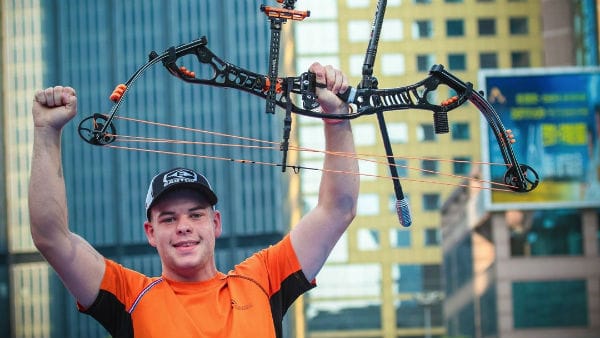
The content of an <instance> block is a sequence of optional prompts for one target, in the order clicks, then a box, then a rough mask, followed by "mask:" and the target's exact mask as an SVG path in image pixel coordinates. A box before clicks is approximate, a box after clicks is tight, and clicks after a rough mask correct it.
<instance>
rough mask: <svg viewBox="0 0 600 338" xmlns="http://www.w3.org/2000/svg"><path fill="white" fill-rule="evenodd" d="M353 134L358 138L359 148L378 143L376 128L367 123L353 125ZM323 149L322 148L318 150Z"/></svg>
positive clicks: (313, 135)
mask: <svg viewBox="0 0 600 338" xmlns="http://www.w3.org/2000/svg"><path fill="white" fill-rule="evenodd" d="M352 132H353V133H354V136H356V142H355V143H356V145H357V146H372V145H375V143H376V142H377V141H376V139H377V137H378V135H377V131H376V130H375V126H374V125H372V124H367V123H357V124H354V125H352ZM315 135H318V134H312V137H315ZM317 149H322V148H317Z"/></svg>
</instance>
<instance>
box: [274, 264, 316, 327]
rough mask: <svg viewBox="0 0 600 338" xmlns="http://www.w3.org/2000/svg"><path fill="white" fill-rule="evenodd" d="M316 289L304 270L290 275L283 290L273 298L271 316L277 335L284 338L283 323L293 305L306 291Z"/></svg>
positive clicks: (282, 286) (282, 287) (282, 285)
mask: <svg viewBox="0 0 600 338" xmlns="http://www.w3.org/2000/svg"><path fill="white" fill-rule="evenodd" d="M313 287H315V286H314V285H313V284H311V283H310V282H309V281H308V280H307V279H306V277H305V276H304V273H303V272H302V270H300V271H297V272H295V273H293V274H291V275H289V276H288V277H287V278H286V279H284V280H283V282H282V283H281V288H280V289H279V291H277V292H276V293H275V294H273V295H272V296H271V299H269V302H270V303H271V315H272V316H273V325H275V335H276V336H277V337H278V338H280V337H283V332H282V331H283V328H282V321H283V316H284V315H285V313H286V312H287V310H288V309H289V307H290V306H292V303H294V301H295V300H296V299H297V298H298V297H300V295H302V294H303V293H305V292H306V291H308V290H310V289H312V288H313Z"/></svg>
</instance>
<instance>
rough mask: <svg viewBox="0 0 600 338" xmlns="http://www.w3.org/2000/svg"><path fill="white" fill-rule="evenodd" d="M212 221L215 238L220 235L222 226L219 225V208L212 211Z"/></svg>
mask: <svg viewBox="0 0 600 338" xmlns="http://www.w3.org/2000/svg"><path fill="white" fill-rule="evenodd" d="M213 214H214V217H213V223H214V225H215V238H219V237H221V233H222V232H223V228H222V227H221V213H220V212H219V210H214V211H213Z"/></svg>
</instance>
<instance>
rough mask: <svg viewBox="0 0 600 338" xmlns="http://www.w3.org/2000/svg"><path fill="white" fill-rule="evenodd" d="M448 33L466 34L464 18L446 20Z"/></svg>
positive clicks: (452, 34)
mask: <svg viewBox="0 0 600 338" xmlns="http://www.w3.org/2000/svg"><path fill="white" fill-rule="evenodd" d="M446 35H447V36H464V35H465V23H464V21H463V20H462V19H451V20H446Z"/></svg>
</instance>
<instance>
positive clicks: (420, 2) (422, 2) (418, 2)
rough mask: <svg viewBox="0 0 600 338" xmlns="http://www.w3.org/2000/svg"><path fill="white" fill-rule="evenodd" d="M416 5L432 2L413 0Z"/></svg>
mask: <svg viewBox="0 0 600 338" xmlns="http://www.w3.org/2000/svg"><path fill="white" fill-rule="evenodd" d="M413 2H414V3H416V4H430V3H431V0H413Z"/></svg>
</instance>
